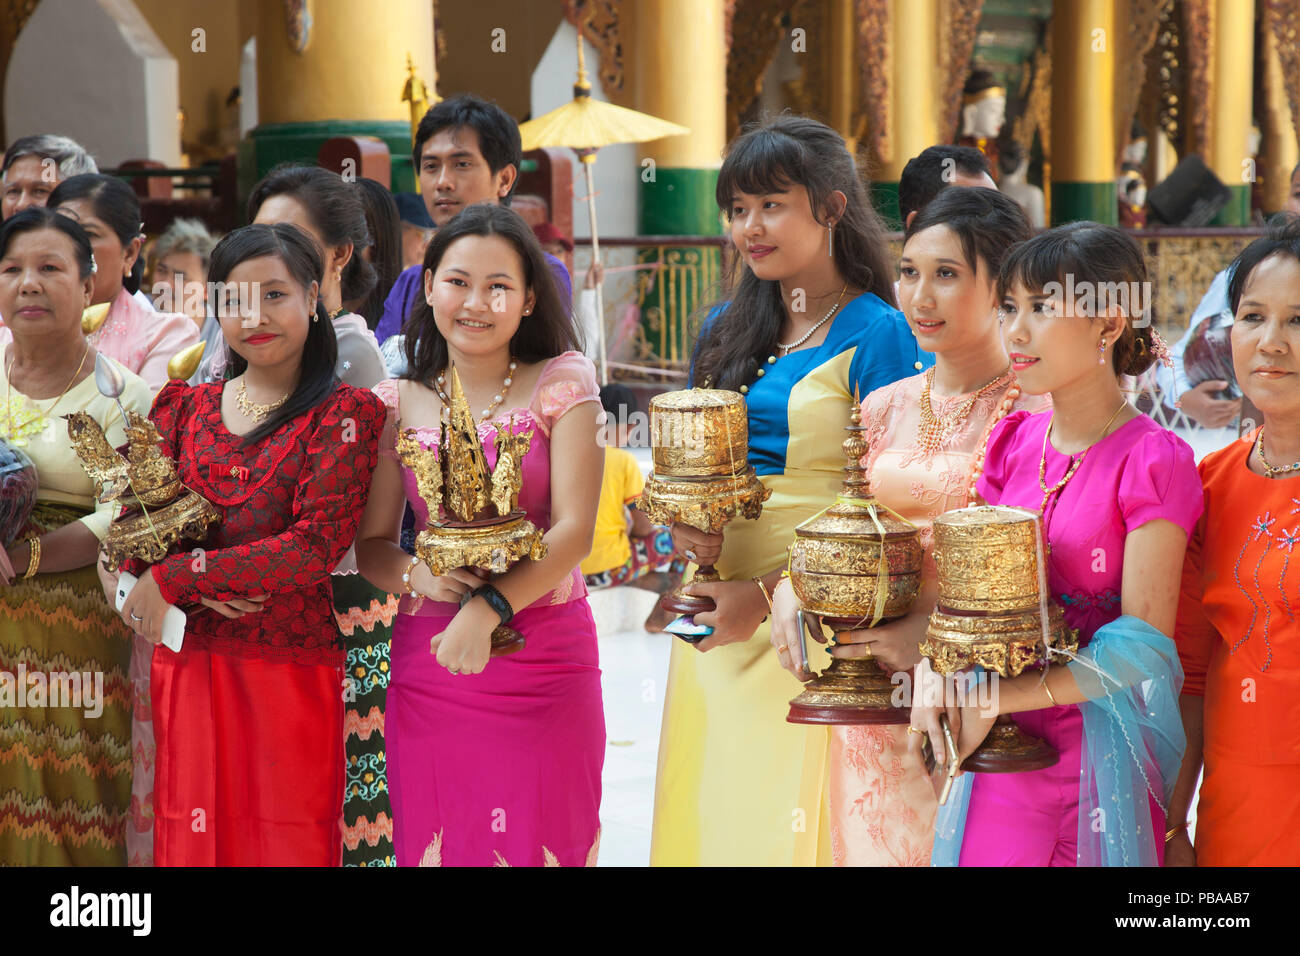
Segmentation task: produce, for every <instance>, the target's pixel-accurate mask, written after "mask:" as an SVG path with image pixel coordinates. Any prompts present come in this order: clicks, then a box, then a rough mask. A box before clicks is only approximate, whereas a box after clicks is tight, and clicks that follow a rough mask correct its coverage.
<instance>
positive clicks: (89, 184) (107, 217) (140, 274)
mask: <svg viewBox="0 0 1300 956" xmlns="http://www.w3.org/2000/svg"><path fill="white" fill-rule="evenodd" d="M79 199H84V200H86V201H87V202H88V203H90V209H91V211H92V212H93V213H94V214H95V218H96V219H99V220H101V221H102V222H103V223H104V225H106V226H108V228H109V229H112V230H113V234H114V235H115V236H117V241H118V242H120V243H121V244H122V248H123V249H125V248H126V247H127V246H129V245H130V244H131V242H132V241H133V240H135V239H139V238H140V232H141V230H142V229H143V224H142V223H141V222H140V200H139V199H138V198H137V197H136V195H135V190H133V189H132V188H131V187H130V186H128V185H127V184H126V183H124V182H123V181H122V180H120V179H118V178H117V177H116V176H106V175H104V174H103V173H82V174H81V175H80V176H73V177H72V178H70V179H65V180H64V181H63V182H61V183H59V184H58V185H57V186H55V187H54V192H52V193H50V198H49V199H48V200H47V201H46V203H45V204H46V205H47V206H49V208H51V209H58V208H59V206H61V205H63V204H64V203H65V202H76V201H77V200H79ZM142 245H143V244H142ZM143 251H144V250H143V248H142V249H141V252H143ZM143 280H144V256H143V255H141V254H140V253H137V254H136V257H135V265H133V266H132V267H131V274H130V275H129V276H126V277H125V278H124V279H123V280H122V288H124V289H126V291H127V292H128V293H130V294H131V295H135V294H136V293H137V292H139V291H140V283H141V282H142V281H143Z"/></svg>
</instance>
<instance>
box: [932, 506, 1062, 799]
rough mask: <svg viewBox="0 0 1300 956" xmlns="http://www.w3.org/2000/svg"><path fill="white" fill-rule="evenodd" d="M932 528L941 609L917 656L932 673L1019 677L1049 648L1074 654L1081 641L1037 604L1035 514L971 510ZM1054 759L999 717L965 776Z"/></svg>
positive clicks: (949, 515) (1048, 604) (1050, 606)
mask: <svg viewBox="0 0 1300 956" xmlns="http://www.w3.org/2000/svg"><path fill="white" fill-rule="evenodd" d="M933 527H934V560H935V564H936V565H937V567H938V571H939V601H938V604H937V606H936V607H935V610H934V613H933V614H931V615H930V623H929V626H928V627H927V629H926V639H925V640H924V641H923V642H922V643H921V646H920V651H921V653H922V654H923V655H924V656H926V657H927V658H929V659H930V666H931V667H932V668H933V669H934V670H935V672H936V673H939V674H943V675H948V674H953V673H955V672H957V671H959V670H962V669H963V668H966V667H970V666H973V665H976V664H978V665H979V666H981V667H983V668H984V669H985V670H989V671H992V672H993V673H996V674H998V675H999V676H1000V677H1016V676H1018V675H1019V674H1021V673H1023V672H1024V671H1025V670H1027V669H1036V668H1041V667H1043V666H1045V665H1046V663H1047V656H1048V652H1047V648H1048V645H1049V644H1050V646H1051V647H1052V648H1053V649H1060V650H1065V651H1068V652H1071V653H1073V652H1074V651H1075V650H1077V649H1078V646H1079V640H1078V635H1077V634H1076V633H1075V632H1074V631H1073V630H1072V629H1071V628H1069V627H1067V626H1066V624H1065V617H1064V614H1063V613H1062V611H1061V608H1060V606H1059V605H1057V604H1056V603H1055V602H1053V601H1051V600H1050V599H1048V600H1047V601H1043V600H1042V599H1041V597H1042V595H1041V591H1042V588H1043V587H1045V581H1043V580H1042V579H1043V578H1045V574H1042V572H1040V561H1041V554H1042V547H1041V543H1040V542H1041V533H1042V532H1041V524H1040V521H1039V516H1038V513H1037V512H1035V511H1029V510H1027V509H1024V508H1010V507H1005V506H993V505H983V506H978V507H976V506H972V507H968V508H960V509H957V510H955V511H949V512H946V513H945V514H942V515H940V516H939V517H937V518H936V519H935V520H934V525H933ZM1044 607H1045V610H1046V631H1047V633H1046V637H1045V636H1044V620H1043V619H1044V613H1043V612H1044ZM1059 759H1060V755H1059V754H1058V753H1057V752H1056V750H1055V749H1054V748H1053V747H1051V746H1050V745H1049V744H1047V743H1046V742H1044V741H1042V740H1039V739H1038V738H1036V737H1031V736H1030V735H1028V734H1026V733H1025V732H1024V731H1022V730H1020V728H1019V727H1017V726H1016V723H1015V721H1014V720H1012V719H1011V717H1010V716H1009V715H1002V716H999V717H998V719H997V722H996V723H995V724H994V725H993V729H992V730H991V731H990V732H989V735H988V737H987V738H986V739H985V741H984V743H983V744H981V745H980V746H979V747H978V748H977V749H976V750H975V752H974V753H972V754H971V755H970V756H969V757H967V758H966V760H965V761H963V763H962V769H963V770H973V771H976V772H981V773H1009V772H1015V771H1021V770H1040V769H1042V768H1043V767H1050V766H1052V765H1053V764H1055V763H1056V762H1057V760H1059Z"/></svg>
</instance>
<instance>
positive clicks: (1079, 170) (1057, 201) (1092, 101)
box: [1051, 0, 1120, 225]
mask: <svg viewBox="0 0 1300 956" xmlns="http://www.w3.org/2000/svg"><path fill="white" fill-rule="evenodd" d="M1119 41H1120V37H1119V34H1118V32H1117V24H1116V23H1115V4H1114V0H1070V2H1068V3H1056V4H1054V5H1053V6H1052V24H1051V45H1052V47H1051V49H1052V134H1051V135H1052V151H1051V154H1052V221H1053V222H1068V221H1070V220H1074V219H1091V220H1094V221H1096V222H1102V223H1108V224H1110V225H1115V223H1116V222H1117V220H1118V201H1119V200H1118V196H1117V192H1116V188H1115V119H1114V115H1113V113H1112V110H1113V109H1114V102H1115V55H1116V50H1117V49H1118V44H1119Z"/></svg>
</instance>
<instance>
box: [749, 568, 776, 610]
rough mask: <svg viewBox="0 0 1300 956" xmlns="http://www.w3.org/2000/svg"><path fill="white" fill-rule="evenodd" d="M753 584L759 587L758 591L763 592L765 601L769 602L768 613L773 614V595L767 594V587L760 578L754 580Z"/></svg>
mask: <svg viewBox="0 0 1300 956" xmlns="http://www.w3.org/2000/svg"><path fill="white" fill-rule="evenodd" d="M752 580H753V582H754V583H755V584H757V585H758V589H759V590H760V591H762V592H763V600H764V601H766V602H767V613H768V614H771V613H772V595H770V594H768V593H767V585H766V584H764V583H763V579H762V578H760V577H757V576H756V577H754V578H752Z"/></svg>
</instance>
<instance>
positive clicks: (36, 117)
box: [5, 0, 181, 167]
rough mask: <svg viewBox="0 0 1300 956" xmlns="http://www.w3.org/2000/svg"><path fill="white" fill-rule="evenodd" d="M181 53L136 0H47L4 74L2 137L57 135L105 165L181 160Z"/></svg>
mask: <svg viewBox="0 0 1300 956" xmlns="http://www.w3.org/2000/svg"><path fill="white" fill-rule="evenodd" d="M179 109H180V92H179V71H178V67H177V63H176V60H175V59H174V58H173V57H172V55H171V54H170V53H168V52H167V49H166V47H164V46H163V44H162V41H161V40H159V39H158V36H157V34H155V33H154V31H153V29H152V28H151V27H150V26H149V24H148V23H147V22H146V21H145V19H144V17H143V16H142V15H141V14H140V11H139V10H138V9H137V8H136V6H135V4H134V3H132V2H131V0H41V2H40V3H39V4H37V6H36V11H35V12H34V13H33V14H32V17H31V19H30V20H29V21H28V22H27V26H26V27H24V28H23V32H22V33H21V34H19V36H18V42H17V44H16V45H15V47H14V51H13V56H12V57H11V58H10V61H9V72H8V74H7V76H6V80H5V142H6V143H12V142H13V141H14V140H15V139H17V138H18V137H20V136H27V135H31V134H33V133H60V134H62V135H64V136H70V137H72V138H73V139H75V140H76V141H77V142H79V143H81V145H82V146H84V147H85V148H86V149H87V150H89V151H90V153H91V154H92V155H93V156H94V157H95V161H96V162H97V163H98V164H99V165H100V166H101V167H113V166H116V165H118V164H119V163H121V162H122V161H123V160H127V159H156V160H159V161H161V162H163V163H166V164H167V165H169V166H176V165H179V164H180V158H181V157H180V130H179V124H178V121H177V113H178V111H179Z"/></svg>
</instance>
